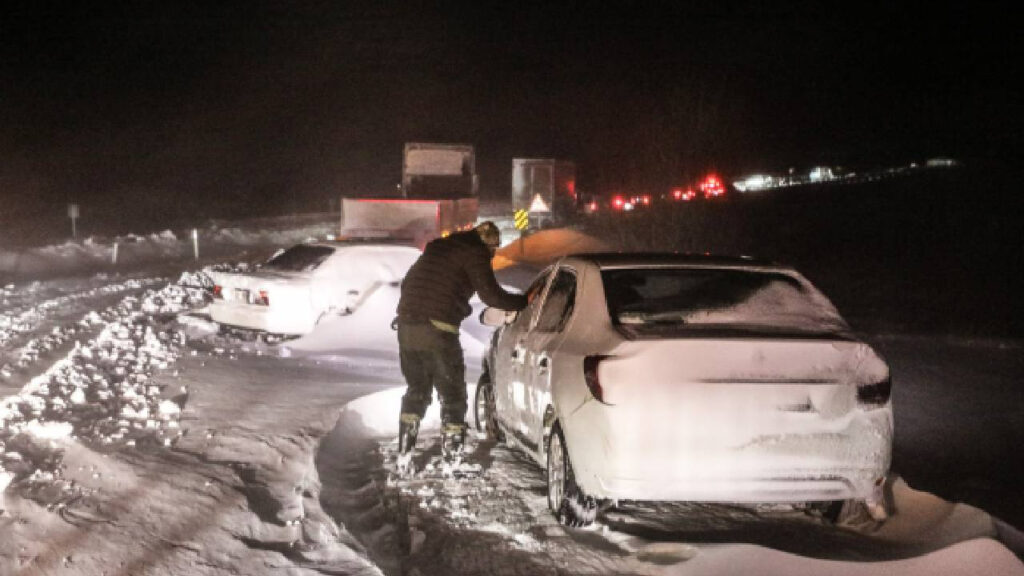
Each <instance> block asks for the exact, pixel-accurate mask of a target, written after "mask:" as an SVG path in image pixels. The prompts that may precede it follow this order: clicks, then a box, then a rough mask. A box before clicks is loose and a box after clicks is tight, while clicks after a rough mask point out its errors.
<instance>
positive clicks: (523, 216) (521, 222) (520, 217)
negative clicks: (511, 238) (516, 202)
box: [515, 210, 530, 230]
mask: <svg viewBox="0 0 1024 576" xmlns="http://www.w3.org/2000/svg"><path fill="white" fill-rule="evenodd" d="M515 223H516V230H526V227H527V226H529V225H530V216H529V215H528V214H527V213H526V210H516V214H515Z"/></svg>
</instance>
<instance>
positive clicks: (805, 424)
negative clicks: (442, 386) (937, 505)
mask: <svg viewBox="0 0 1024 576" xmlns="http://www.w3.org/2000/svg"><path fill="white" fill-rule="evenodd" d="M527 294H528V296H529V299H530V304H529V306H527V308H525V309H524V310H522V311H521V312H520V313H518V314H511V313H505V312H503V311H500V310H496V309H487V310H485V311H484V313H483V314H482V315H481V316H482V321H483V322H484V323H486V324H488V325H491V326H499V329H498V330H496V331H495V334H494V336H493V338H492V341H491V347H490V349H489V351H488V354H487V355H486V356H485V360H484V372H483V376H482V377H481V381H480V384H479V385H478V387H477V397H476V402H475V411H476V416H477V426H478V428H481V429H486V430H487V431H488V432H489V433H490V434H492V435H493V436H495V437H497V438H498V439H504V440H506V441H508V442H510V443H511V444H514V445H516V446H517V447H519V448H521V449H523V450H524V451H526V452H527V453H528V454H529V455H530V456H532V458H533V459H534V460H536V461H537V462H538V463H539V464H540V465H541V466H544V467H546V468H547V483H548V505H549V506H550V507H551V510H552V511H553V512H554V513H555V515H556V516H558V518H559V520H560V521H562V522H563V523H565V524H568V525H574V526H581V525H586V524H588V523H590V522H592V521H593V520H594V519H595V517H596V514H597V504H598V502H599V501H601V500H607V501H611V502H612V503H614V502H615V501H619V500H629V501H634V500H642V501H699V502H739V503H762V502H763V503H769V502H770V503H785V502H792V503H822V505H820V507H821V508H822V509H825V510H834V511H837V512H838V511H839V510H843V511H844V512H843V513H844V514H845V513H848V511H850V510H860V511H863V510H865V509H866V511H867V512H868V513H870V514H871V516H872V517H873V518H875V519H876V520H882V519H884V518H885V516H886V501H885V496H884V490H883V488H884V485H885V481H886V476H887V474H888V472H889V464H890V459H891V453H892V437H893V417H892V406H891V403H890V399H889V396H890V379H889V368H888V366H887V365H886V363H885V362H884V361H883V360H882V359H881V358H880V357H879V355H878V354H876V353H875V351H874V350H872V348H871V347H870V346H868V345H867V344H866V343H864V342H862V341H860V340H858V339H857V338H856V337H855V336H854V335H853V334H852V333H851V331H850V328H849V327H848V325H847V324H846V322H845V321H844V320H843V319H842V317H841V316H840V315H839V313H838V312H837V311H836V309H835V308H834V307H833V306H832V304H831V303H830V302H829V300H828V299H827V298H826V297H825V296H823V295H822V294H821V293H820V292H819V291H818V290H817V289H816V288H815V287H814V286H812V285H811V283H810V282H808V281H807V280H806V279H805V278H804V277H803V276H801V275H800V274H799V273H797V272H796V271H795V270H793V269H791V268H788V267H783V266H778V265H772V264H767V263H758V262H756V261H753V260H749V259H745V258H737V259H724V258H711V257H693V256H681V255H675V254H591V255H580V256H570V257H566V258H563V259H562V260H560V261H559V262H558V263H557V264H555V265H554V266H552V267H550V268H549V269H547V270H546V271H544V272H543V273H541V275H540V276H538V278H537V279H536V281H535V282H534V283H533V285H531V287H530V288H529V290H528V291H527Z"/></svg>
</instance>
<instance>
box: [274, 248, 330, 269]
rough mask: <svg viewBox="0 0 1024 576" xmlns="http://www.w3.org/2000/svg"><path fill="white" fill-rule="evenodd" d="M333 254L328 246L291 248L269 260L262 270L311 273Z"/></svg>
mask: <svg viewBox="0 0 1024 576" xmlns="http://www.w3.org/2000/svg"><path fill="white" fill-rule="evenodd" d="M333 253H334V248H331V247H329V246H307V245H304V244H303V245H299V246H292V247H291V248H289V249H287V250H285V251H284V252H282V253H280V254H278V255H277V256H274V257H273V258H271V259H270V260H269V261H268V262H267V263H266V264H264V265H263V269H264V270H282V271H286V272H311V271H313V270H316V268H317V266H319V265H320V264H323V262H324V260H327V257H328V256H330V255H331V254H333Z"/></svg>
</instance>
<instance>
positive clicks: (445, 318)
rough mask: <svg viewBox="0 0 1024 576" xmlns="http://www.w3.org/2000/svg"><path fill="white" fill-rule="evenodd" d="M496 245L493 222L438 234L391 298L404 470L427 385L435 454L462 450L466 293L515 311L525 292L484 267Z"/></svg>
mask: <svg viewBox="0 0 1024 576" xmlns="http://www.w3.org/2000/svg"><path fill="white" fill-rule="evenodd" d="M500 244H501V234H500V232H499V231H498V227H497V226H495V225H494V223H493V222H484V223H482V224H480V225H479V226H477V227H476V228H474V229H473V230H469V231H466V232H459V233H456V234H452V235H450V236H448V237H445V238H438V239H436V240H433V241H431V242H430V243H429V244H427V246H426V248H424V249H423V255H422V256H420V257H419V259H418V260H417V261H416V263H415V264H413V265H412V268H410V269H409V272H408V274H406V276H405V280H403V281H402V295H401V298H400V299H399V301H398V317H397V318H396V319H395V322H396V323H397V328H398V350H399V356H400V360H401V367H402V375H403V376H404V377H405V381H406V384H407V389H406V392H405V396H403V397H402V412H401V415H400V416H399V428H398V430H399V431H398V453H399V457H398V465H399V468H400V469H401V470H403V471H405V470H406V469H407V468H408V466H409V463H410V461H411V458H412V450H413V448H414V447H415V445H416V435H417V434H418V433H419V426H420V420H421V419H422V418H423V415H424V414H425V413H426V411H427V406H428V405H429V404H430V400H431V394H432V391H433V389H437V391H438V394H439V395H440V397H441V452H442V455H443V458H444V461H445V463H447V464H454V463H456V462H457V461H458V459H459V458H460V456H461V453H462V448H463V445H464V443H465V439H466V407H467V406H466V378H465V373H466V365H465V363H464V360H463V356H462V347H461V346H460V344H459V325H460V324H461V323H462V320H463V319H464V318H465V317H466V316H468V315H469V314H470V312H472V307H471V306H470V305H469V299H470V298H471V297H472V296H473V293H474V292H475V293H479V294H480V299H481V300H483V301H484V303H485V304H487V305H488V306H492V307H495V308H501V309H503V310H521V309H523V308H524V307H525V306H526V297H525V296H523V295H520V294H511V293H509V292H506V291H505V290H503V289H502V288H501V286H500V285H499V284H498V281H497V280H496V279H495V277H494V271H493V270H492V269H491V259H492V258H493V257H494V253H495V251H496V250H497V249H498V246H500Z"/></svg>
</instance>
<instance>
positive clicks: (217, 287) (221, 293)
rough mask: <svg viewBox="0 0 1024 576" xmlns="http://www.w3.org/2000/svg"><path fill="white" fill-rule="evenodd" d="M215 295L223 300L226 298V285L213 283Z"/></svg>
mask: <svg viewBox="0 0 1024 576" xmlns="http://www.w3.org/2000/svg"><path fill="white" fill-rule="evenodd" d="M213 297H214V298H217V299H220V300H223V299H224V287H223V286H221V285H220V284H214V285H213Z"/></svg>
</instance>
